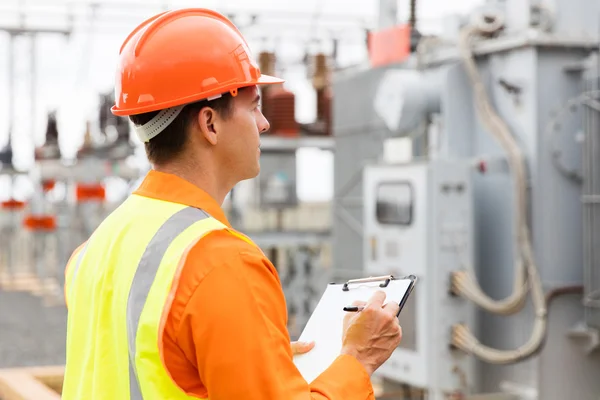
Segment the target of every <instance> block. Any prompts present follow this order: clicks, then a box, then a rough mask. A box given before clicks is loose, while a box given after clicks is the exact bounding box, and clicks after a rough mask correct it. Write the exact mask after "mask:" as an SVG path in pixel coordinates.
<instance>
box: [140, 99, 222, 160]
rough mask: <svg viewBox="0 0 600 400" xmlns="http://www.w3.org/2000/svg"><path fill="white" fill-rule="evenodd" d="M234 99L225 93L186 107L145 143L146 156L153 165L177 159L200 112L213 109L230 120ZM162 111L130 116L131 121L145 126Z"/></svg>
mask: <svg viewBox="0 0 600 400" xmlns="http://www.w3.org/2000/svg"><path fill="white" fill-rule="evenodd" d="M232 100H233V97H232V96H231V94H230V93H224V94H223V95H222V96H221V97H219V98H218V99H215V100H211V101H208V100H201V101H198V102H196V103H190V104H188V105H186V106H185V107H184V108H183V110H181V112H180V113H179V115H178V116H177V118H175V120H174V121H173V122H171V123H170V124H169V126H167V127H166V128H165V129H164V130H163V131H162V132H160V133H159V134H158V135H156V136H155V137H153V138H152V139H150V141H148V142H146V143H144V146H145V147H146V156H147V157H148V160H149V161H150V162H151V163H152V164H164V163H166V162H170V161H172V160H174V159H175V158H177V157H178V156H179V155H180V154H181V153H182V152H183V151H184V149H185V145H186V143H187V141H188V138H189V135H190V128H191V127H192V126H193V125H194V124H196V123H197V117H198V113H199V112H200V110H201V109H202V108H204V107H211V108H212V109H214V110H215V111H217V112H218V113H219V114H220V115H221V116H222V117H223V118H228V117H229V116H230V115H231V111H232V106H231V104H232ZM159 112H160V111H152V112H148V113H144V114H136V115H130V116H129V119H130V120H131V122H133V123H134V124H135V125H143V124H145V123H146V122H148V121H150V120H151V119H152V118H154V117H155V116H156V115H157V114H158V113H159Z"/></svg>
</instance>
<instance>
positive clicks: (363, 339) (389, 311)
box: [342, 291, 402, 375]
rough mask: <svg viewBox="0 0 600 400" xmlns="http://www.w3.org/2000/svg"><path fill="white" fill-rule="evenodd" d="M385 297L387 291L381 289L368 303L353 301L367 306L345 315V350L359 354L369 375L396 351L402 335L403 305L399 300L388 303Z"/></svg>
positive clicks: (344, 352)
mask: <svg viewBox="0 0 600 400" xmlns="http://www.w3.org/2000/svg"><path fill="white" fill-rule="evenodd" d="M384 300H385V292H382V291H378V292H376V293H375V294H374V295H373V296H372V297H371V298H370V299H369V301H368V302H367V303H365V302H359V301H357V302H354V303H352V305H355V306H365V308H364V310H363V311H359V312H355V313H348V314H347V315H346V316H345V318H344V328H343V330H344V333H343V345H342V354H348V355H351V356H353V357H355V358H356V359H357V360H358V361H359V362H360V363H361V364H362V365H363V366H364V367H365V369H366V370H367V373H368V374H369V375H372V374H373V372H374V371H375V370H376V369H377V368H379V367H380V366H381V364H383V363H384V362H385V361H386V360H387V359H388V358H389V357H390V356H391V355H392V352H393V351H394V349H396V347H398V344H400V340H401V339H402V328H400V323H399V321H398V318H396V314H397V313H398V310H399V309H400V306H399V305H398V304H396V303H395V302H390V303H387V304H386V305H385V306H384V305H383V302H384Z"/></svg>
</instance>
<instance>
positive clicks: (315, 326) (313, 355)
mask: <svg viewBox="0 0 600 400" xmlns="http://www.w3.org/2000/svg"><path fill="white" fill-rule="evenodd" d="M416 282H417V278H416V276H414V275H409V276H406V277H402V278H395V277H394V276H392V275H386V276H379V277H370V278H364V279H354V280H349V281H347V282H345V283H343V284H341V283H340V284H336V283H330V284H329V285H327V288H326V289H325V292H324V293H323V296H322V297H321V299H320V300H319V303H317V306H316V308H315V310H314V312H313V313H312V315H311V316H310V318H309V320H308V322H307V324H306V326H305V328H304V330H303V331H302V334H301V335H300V338H299V339H298V340H300V341H303V342H304V341H305V342H310V341H314V342H315V347H313V349H312V350H311V351H309V352H308V353H305V354H299V355H296V356H294V364H295V365H296V368H298V370H299V371H300V373H301V374H302V376H303V377H304V379H305V380H306V381H307V382H308V383H310V382H312V381H313V380H314V379H315V378H317V377H318V376H319V375H320V374H321V373H322V372H323V371H325V370H326V369H327V368H329V366H330V365H331V363H332V362H333V361H334V360H335V359H336V358H337V357H338V356H339V355H340V351H341V349H342V334H343V321H344V316H345V315H346V314H348V313H347V312H345V311H344V310H343V308H344V307H345V306H347V305H350V304H352V302H353V301H355V300H361V301H367V300H369V298H370V297H371V296H372V295H373V294H374V293H375V292H376V291H378V290H381V291H383V292H385V294H386V298H385V301H384V304H385V303H388V302H390V301H393V302H396V303H398V304H399V305H400V311H402V307H403V306H404V304H405V303H406V300H407V299H408V297H409V296H410V293H411V292H412V290H413V289H414V287H415V284H416ZM400 311H398V314H400Z"/></svg>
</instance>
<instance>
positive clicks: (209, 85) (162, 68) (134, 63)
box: [111, 8, 284, 116]
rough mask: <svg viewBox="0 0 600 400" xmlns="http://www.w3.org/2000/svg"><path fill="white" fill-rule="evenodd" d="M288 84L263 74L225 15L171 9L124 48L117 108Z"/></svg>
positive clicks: (160, 106)
mask: <svg viewBox="0 0 600 400" xmlns="http://www.w3.org/2000/svg"><path fill="white" fill-rule="evenodd" d="M282 82H284V81H283V80H282V79H279V78H275V77H272V76H268V75H262V74H261V72H260V69H259V68H258V65H257V64H256V62H255V61H254V59H253V58H252V56H251V54H250V50H249V48H248V44H247V43H246V40H245V39H244V37H243V36H242V34H241V32H240V31H239V30H238V29H237V28H236V26H235V25H234V24H233V23H232V22H231V21H230V20H229V19H227V18H226V17H225V16H224V15H221V14H219V13H217V12H215V11H212V10H207V9H203V8H187V9H180V10H174V11H167V12H163V13H160V14H157V15H155V16H154V17H152V18H150V19H148V20H146V21H144V22H143V23H142V24H140V25H139V26H138V27H137V28H136V29H134V30H133V32H131V33H130V34H129V36H128V37H127V39H125V42H124V43H123V45H122V46H121V50H120V53H119V63H118V71H117V77H116V85H115V103H116V104H115V105H114V106H113V107H112V108H111V110H112V112H113V114H115V115H119V116H127V115H133V114H141V113H146V112H150V111H157V110H166V109H169V108H171V107H176V106H182V105H184V104H188V103H193V102H196V101H199V100H203V99H212V98H216V97H219V96H220V95H222V94H223V93H227V92H230V93H231V94H232V95H233V96H236V95H237V90H238V89H239V88H242V87H245V86H254V85H261V84H273V83H282Z"/></svg>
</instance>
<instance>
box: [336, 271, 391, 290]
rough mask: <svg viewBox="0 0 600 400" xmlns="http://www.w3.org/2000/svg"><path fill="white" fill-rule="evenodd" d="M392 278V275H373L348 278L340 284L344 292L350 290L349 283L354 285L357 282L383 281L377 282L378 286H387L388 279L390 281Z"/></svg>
mask: <svg viewBox="0 0 600 400" xmlns="http://www.w3.org/2000/svg"><path fill="white" fill-rule="evenodd" d="M393 279H396V278H394V276H393V275H384V276H374V277H369V278H362V279H350V280H349V281H347V282H346V283H344V286H342V290H343V291H344V292H347V291H349V290H350V288H349V287H348V286H349V285H354V284H359V283H371V282H379V281H384V282H383V283H380V284H379V287H382V288H384V287H387V285H389V284H390V281H392V280H393Z"/></svg>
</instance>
